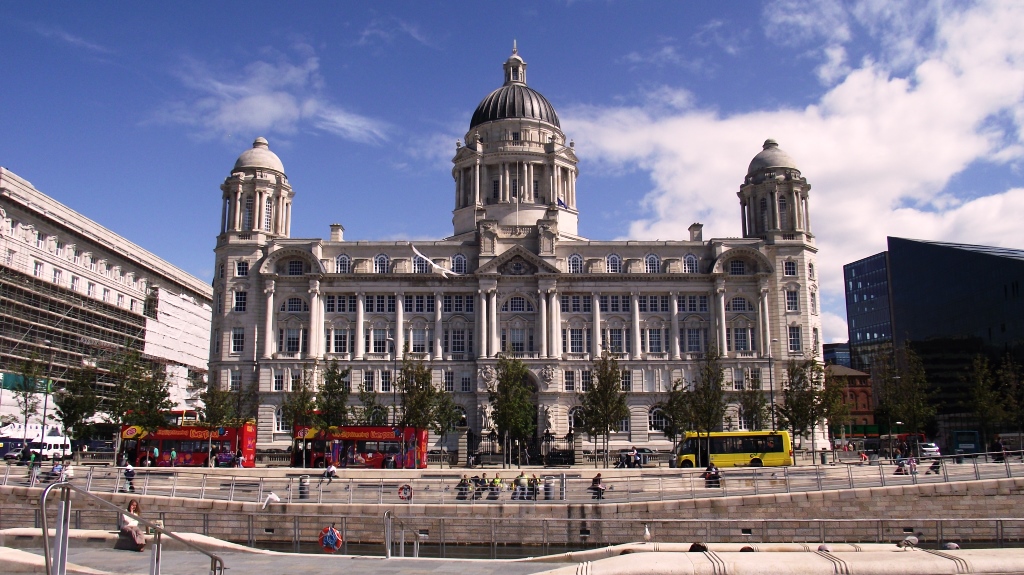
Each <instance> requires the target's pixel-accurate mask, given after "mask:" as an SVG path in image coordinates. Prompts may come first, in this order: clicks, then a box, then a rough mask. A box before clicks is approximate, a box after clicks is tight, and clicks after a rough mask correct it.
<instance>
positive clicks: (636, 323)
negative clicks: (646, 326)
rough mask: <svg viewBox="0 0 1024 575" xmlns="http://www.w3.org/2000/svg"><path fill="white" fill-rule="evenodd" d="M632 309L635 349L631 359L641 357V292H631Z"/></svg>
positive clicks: (630, 356) (630, 355)
mask: <svg viewBox="0 0 1024 575" xmlns="http://www.w3.org/2000/svg"><path fill="white" fill-rule="evenodd" d="M629 298H630V309H631V310H632V312H633V350H632V352H631V353H630V354H629V358H630V359H640V357H641V355H642V354H641V353H640V349H641V347H640V294H638V293H636V292H633V293H631V294H629Z"/></svg>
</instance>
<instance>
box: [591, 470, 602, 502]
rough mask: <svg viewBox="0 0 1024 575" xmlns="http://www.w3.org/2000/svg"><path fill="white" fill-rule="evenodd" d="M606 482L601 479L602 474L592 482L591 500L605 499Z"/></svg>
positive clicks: (596, 476)
mask: <svg viewBox="0 0 1024 575" xmlns="http://www.w3.org/2000/svg"><path fill="white" fill-rule="evenodd" d="M605 489H606V487H605V486H604V481H603V480H602V479H601V474H600V473H598V474H597V475H595V476H594V478H593V479H592V480H591V481H590V497H591V499H604V491H605Z"/></svg>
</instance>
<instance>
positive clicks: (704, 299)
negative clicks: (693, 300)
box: [697, 295, 708, 313]
mask: <svg viewBox="0 0 1024 575" xmlns="http://www.w3.org/2000/svg"><path fill="white" fill-rule="evenodd" d="M698 302H699V305H698V306H697V311H699V312H703V313H707V311H708V296H706V295H702V296H700V298H699V299H698Z"/></svg>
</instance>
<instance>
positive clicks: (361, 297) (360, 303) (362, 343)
mask: <svg viewBox="0 0 1024 575" xmlns="http://www.w3.org/2000/svg"><path fill="white" fill-rule="evenodd" d="M365 308H366V294H364V293H362V292H360V293H357V294H356V326H355V327H356V354H355V358H356V359H357V360H358V359H363V350H364V349H366V326H365V325H364V323H365V320H364V319H363V314H364V313H365V312H364V311H363V310H364V309H365Z"/></svg>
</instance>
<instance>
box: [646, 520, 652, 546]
mask: <svg viewBox="0 0 1024 575" xmlns="http://www.w3.org/2000/svg"><path fill="white" fill-rule="evenodd" d="M650 542H651V529H650V528H649V527H647V524H646V523H644V543H650Z"/></svg>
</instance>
